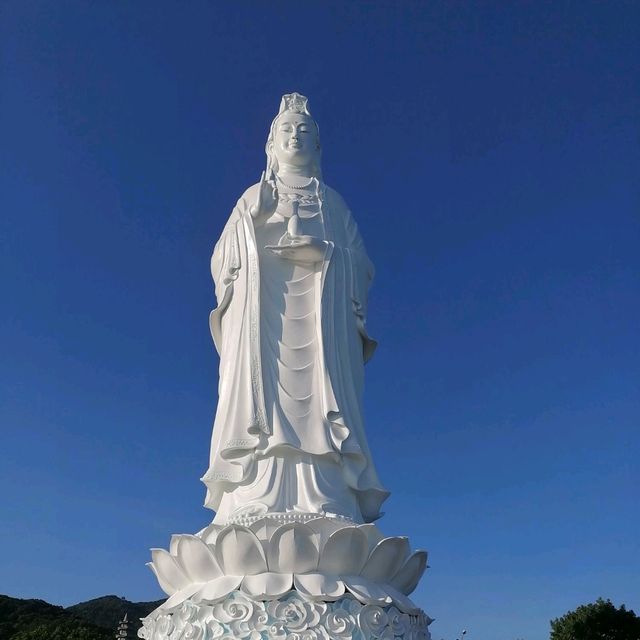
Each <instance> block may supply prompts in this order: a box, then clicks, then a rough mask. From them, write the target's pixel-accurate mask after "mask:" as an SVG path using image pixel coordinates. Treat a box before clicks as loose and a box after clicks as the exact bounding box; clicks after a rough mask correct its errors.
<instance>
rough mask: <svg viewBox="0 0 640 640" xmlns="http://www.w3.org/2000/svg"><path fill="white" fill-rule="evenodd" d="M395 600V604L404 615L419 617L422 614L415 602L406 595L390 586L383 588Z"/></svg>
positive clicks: (386, 585)
mask: <svg viewBox="0 0 640 640" xmlns="http://www.w3.org/2000/svg"><path fill="white" fill-rule="evenodd" d="M382 588H383V589H384V590H385V591H386V592H387V593H388V594H389V595H390V596H391V598H392V599H393V604H395V605H396V607H398V609H400V611H402V613H409V614H411V615H417V614H418V613H420V607H416V605H415V604H413V601H412V600H410V599H409V598H408V597H407V596H405V595H404V593H400V591H398V590H397V589H396V588H395V587H392V586H391V585H390V584H385V585H383V587H382Z"/></svg>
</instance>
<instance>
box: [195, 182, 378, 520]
mask: <svg viewBox="0 0 640 640" xmlns="http://www.w3.org/2000/svg"><path fill="white" fill-rule="evenodd" d="M257 190H258V185H254V186H253V187H250V188H249V189H248V190H247V191H246V192H245V193H244V195H243V196H242V197H241V198H240V200H239V201H238V203H237V205H236V207H235V208H234V210H233V212H232V213H231V216H230V218H229V220H228V222H227V224H226V226H225V228H224V230H223V233H222V235H221V237H220V240H219V241H218V243H217V244H216V246H215V249H214V252H213V257H212V259H211V271H212V275H213V278H214V282H215V289H216V298H217V300H218V306H217V308H216V309H215V310H214V311H212V313H211V316H210V327H211V333H212V336H213V339H214V342H215V345H216V348H217V350H218V353H219V354H220V384H219V399H218V407H217V411H216V418H215V422H214V429H213V438H212V444H211V459H210V467H209V470H208V471H207V473H206V474H205V476H204V477H203V482H204V483H205V485H206V487H207V498H206V502H205V505H206V506H208V507H210V508H212V509H214V510H216V511H217V512H218V514H217V516H216V522H218V523H221V524H224V523H226V522H227V521H229V519H230V518H231V517H232V516H233V513H231V508H230V506H229V505H231V506H232V507H234V508H235V507H237V506H238V503H239V502H240V503H241V502H242V500H244V499H246V500H249V501H256V500H257V501H258V502H261V499H260V498H261V495H262V497H263V498H264V499H263V500H262V502H264V503H265V504H266V507H264V508H265V509H266V510H267V511H269V512H271V511H292V510H293V511H296V510H298V511H312V512H316V513H319V514H320V515H332V514H333V515H344V516H346V517H349V518H351V519H354V520H356V521H366V522H370V521H372V520H375V519H376V518H378V517H380V515H381V514H380V505H381V504H382V502H383V501H384V500H385V499H386V497H387V496H388V492H387V491H386V490H385V489H384V488H383V487H382V485H381V484H380V481H379V480H378V477H377V474H376V471H375V468H374V465H373V461H372V459H371V453H370V451H369V448H368V445H367V441H366V437H365V432H364V424H363V416H362V393H363V386H364V363H365V362H366V360H368V359H369V358H370V357H371V355H372V354H373V351H374V349H375V346H376V343H375V342H374V341H373V340H371V338H370V337H369V336H368V335H367V332H366V328H365V319H366V304H367V293H368V288H369V285H370V282H371V278H372V276H373V267H372V264H371V262H370V261H369V258H368V257H367V254H366V252H365V249H364V245H363V243H362V239H361V237H360V234H359V232H358V229H357V226H356V224H355V222H354V220H353V218H352V217H351V213H350V212H349V210H348V208H347V206H346V204H345V203H344V201H343V200H342V198H341V197H340V196H339V195H338V194H337V193H336V192H335V191H333V190H332V189H330V188H328V187H325V186H324V185H322V186H321V189H320V209H321V213H322V224H323V230H324V239H325V240H326V241H327V242H326V244H327V249H326V253H325V257H324V261H322V262H321V263H318V265H317V266H316V268H314V269H312V271H313V273H312V274H311V276H310V277H312V278H313V280H314V287H315V288H314V291H315V292H316V295H315V315H314V317H315V318H317V319H319V320H320V321H319V322H317V321H316V325H317V327H316V331H317V334H316V337H315V340H314V344H315V345H316V348H317V350H318V358H317V365H318V366H317V369H318V371H317V374H316V376H315V379H316V382H315V386H314V393H315V394H317V397H316V398H314V401H316V404H317V403H319V406H320V407H321V414H322V415H321V416H320V418H319V419H317V421H316V422H314V423H311V424H309V423H308V421H307V422H306V423H301V424H299V425H296V424H295V423H294V424H292V425H291V426H292V427H293V432H292V431H291V429H289V431H288V432H287V430H286V429H281V428H276V429H274V417H273V416H274V412H273V411H272V410H271V409H272V405H273V403H274V402H276V403H277V402H278V401H279V400H278V398H274V397H272V396H273V395H274V394H273V391H272V389H273V388H274V385H273V384H265V382H268V383H272V382H273V381H271V380H265V379H264V378H263V375H265V372H267V375H273V371H274V368H273V366H270V365H272V364H273V363H265V362H263V357H264V355H265V350H264V349H261V344H260V343H261V339H262V341H263V342H264V340H265V337H266V338H267V339H273V340H274V343H275V341H276V340H280V339H281V338H282V336H281V335H274V336H270V335H267V336H265V331H268V330H269V329H268V323H267V322H266V321H267V315H268V314H267V311H268V310H269V309H268V305H270V304H273V303H274V302H273V301H272V300H269V299H265V296H264V295H263V298H262V299H261V280H262V281H263V282H264V275H265V274H262V275H263V277H262V278H261V269H265V268H267V269H268V268H269V266H268V261H267V260H266V259H265V258H264V257H263V258H262V259H261V253H262V247H261V246H259V245H258V244H257V241H259V239H260V238H261V235H260V233H259V232H260V229H258V230H256V229H255V228H254V221H253V219H252V218H251V215H250V213H249V208H250V206H251V205H252V204H253V203H254V202H255V201H256V196H257ZM257 232H258V233H257ZM277 259H278V260H284V258H281V257H278V258H277ZM268 275H271V274H268ZM284 285H286V287H290V285H291V283H287V282H285V283H284ZM263 293H264V292H263ZM272 315H273V314H272ZM276 332H277V329H276ZM265 389H266V397H265ZM275 426H276V427H277V426H278V425H275ZM296 427H297V429H296ZM287 465H288V466H287ZM292 466H293V467H294V470H293V473H292V471H291V468H290V467H292ZM292 483H293V484H294V485H295V484H296V483H299V484H302V485H304V486H303V487H301V488H299V489H300V491H299V493H302V494H305V496H307V498H308V499H305V500H303V501H302V502H303V503H304V505H303V507H299V506H298V502H299V501H298V502H296V498H295V494H296V491H295V489H296V487H291V484H292ZM243 492H244V493H243ZM310 494H317V495H310ZM289 495H291V496H293V497H292V498H291V499H290V500H289V501H288V502H287V496H289ZM269 496H270V497H269ZM274 496H279V498H278V499H276V498H274ZM309 505H312V506H311V507H309Z"/></svg>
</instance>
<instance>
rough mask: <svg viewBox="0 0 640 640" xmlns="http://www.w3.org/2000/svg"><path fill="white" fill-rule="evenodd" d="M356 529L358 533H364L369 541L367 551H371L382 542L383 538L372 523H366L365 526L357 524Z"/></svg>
mask: <svg viewBox="0 0 640 640" xmlns="http://www.w3.org/2000/svg"><path fill="white" fill-rule="evenodd" d="M358 529H360V531H364V533H365V534H366V536H367V540H368V541H369V551H373V549H374V548H375V546H376V545H377V544H378V543H379V542H380V541H381V540H384V536H383V535H382V532H381V531H380V529H378V527H376V525H375V524H373V522H368V523H367V524H359V525H358Z"/></svg>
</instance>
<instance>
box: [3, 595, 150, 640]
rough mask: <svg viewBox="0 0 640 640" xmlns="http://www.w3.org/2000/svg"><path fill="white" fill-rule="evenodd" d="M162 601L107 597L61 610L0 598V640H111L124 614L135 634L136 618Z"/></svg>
mask: <svg viewBox="0 0 640 640" xmlns="http://www.w3.org/2000/svg"><path fill="white" fill-rule="evenodd" d="M162 602H163V600H158V601H155V602H130V601H128V600H125V599H124V598H119V597H118V596H113V595H110V596H103V597H101V598H95V599H93V600H88V601H87V602H80V603H78V604H75V605H73V606H71V607H67V608H66V609H65V608H63V607H59V606H56V605H53V604H49V603H48V602H45V601H44V600H36V599H21V598H12V597H10V596H6V595H0V640H113V638H115V631H116V627H117V626H118V622H120V620H122V618H123V617H124V615H125V613H126V614H127V615H128V619H129V621H130V622H131V628H132V630H133V632H134V635H135V633H137V631H138V628H139V627H140V626H141V625H140V618H143V617H145V616H146V615H148V614H149V613H151V611H153V610H154V609H155V608H156V607H158V606H159V605H160V604H162Z"/></svg>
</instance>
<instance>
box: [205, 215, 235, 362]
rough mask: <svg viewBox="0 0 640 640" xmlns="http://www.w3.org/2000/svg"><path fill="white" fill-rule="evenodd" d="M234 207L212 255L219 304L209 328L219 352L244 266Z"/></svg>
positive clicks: (211, 318)
mask: <svg viewBox="0 0 640 640" xmlns="http://www.w3.org/2000/svg"><path fill="white" fill-rule="evenodd" d="M236 213H237V210H236V209H234V211H233V213H232V214H231V217H230V218H229V221H228V222H227V224H226V225H225V228H224V230H223V232H222V235H221V236H220V239H219V240H218V242H217V243H216V246H215V247H214V249H213V255H212V256H211V275H212V276H213V282H214V285H215V292H216V300H217V302H218V306H217V307H216V308H215V309H214V310H213V311H212V312H211V315H210V316H209V328H210V329H211V336H212V337H213V342H214V344H215V345H216V349H217V350H218V353H221V349H222V317H223V316H224V313H225V311H226V309H227V307H228V306H229V303H230V302H231V298H232V296H233V283H234V282H235V280H237V278H238V273H239V272H240V269H241V268H242V259H241V252H240V244H239V239H238V232H239V231H238V221H239V216H237V215H236Z"/></svg>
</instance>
